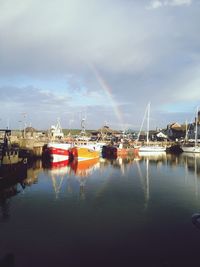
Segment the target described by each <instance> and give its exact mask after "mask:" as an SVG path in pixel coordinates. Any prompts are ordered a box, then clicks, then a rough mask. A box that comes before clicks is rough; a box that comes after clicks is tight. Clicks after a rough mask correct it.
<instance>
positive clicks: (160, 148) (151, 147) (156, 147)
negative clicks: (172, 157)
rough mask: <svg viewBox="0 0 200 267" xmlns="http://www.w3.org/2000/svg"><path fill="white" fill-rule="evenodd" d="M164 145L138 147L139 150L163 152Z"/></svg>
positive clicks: (164, 149)
mask: <svg viewBox="0 0 200 267" xmlns="http://www.w3.org/2000/svg"><path fill="white" fill-rule="evenodd" d="M165 151H166V147H162V146H141V147H140V148H139V152H152V153H154V152H165Z"/></svg>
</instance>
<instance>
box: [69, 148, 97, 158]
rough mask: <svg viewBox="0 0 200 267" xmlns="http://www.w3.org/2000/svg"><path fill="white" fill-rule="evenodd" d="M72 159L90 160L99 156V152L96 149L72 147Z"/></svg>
mask: <svg viewBox="0 0 200 267" xmlns="http://www.w3.org/2000/svg"><path fill="white" fill-rule="evenodd" d="M72 153H73V157H74V159H75V160H76V159H77V160H78V161H83V160H91V159H96V158H99V157H100V153H99V152H98V151H95V150H92V149H88V148H85V147H74V148H73V149H72Z"/></svg>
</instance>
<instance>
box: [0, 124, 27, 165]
mask: <svg viewBox="0 0 200 267" xmlns="http://www.w3.org/2000/svg"><path fill="white" fill-rule="evenodd" d="M19 163H23V164H25V163H27V159H26V158H24V157H21V156H20V154H19V147H18V146H14V145H13V144H11V130H8V129H1V130H0V166H5V165H13V164H19Z"/></svg>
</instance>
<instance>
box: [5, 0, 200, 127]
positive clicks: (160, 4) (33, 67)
mask: <svg viewBox="0 0 200 267" xmlns="http://www.w3.org/2000/svg"><path fill="white" fill-rule="evenodd" d="M0 10H1V11H0V12H1V16H0V102H1V103H2V105H3V107H4V112H5V114H10V115H9V116H10V117H12V120H13V125H15V123H14V121H15V120H16V121H17V120H18V119H17V115H16V114H20V112H23V110H27V109H28V113H29V116H30V118H31V120H32V121H33V122H34V123H35V125H36V127H39V128H40V127H41V126H45V127H48V125H50V123H51V122H52V120H54V119H55V118H56V117H58V116H60V117H63V120H65V121H67V120H70V118H71V116H73V115H71V114H73V113H79V112H81V110H83V109H85V110H87V113H88V118H87V120H88V127H90V128H98V127H100V126H101V124H102V123H104V121H105V120H107V121H110V123H111V124H113V126H114V127H116V128H120V127H122V125H119V122H118V119H117V118H116V114H115V112H114V111H113V107H112V106H110V107H109V105H108V102H109V100H110V99H108V98H106V95H105V91H106V90H107V91H109V93H110V95H111V96H112V99H113V101H114V102H115V105H116V107H115V109H118V110H120V112H121V114H122V118H123V120H124V125H127V126H130V127H131V126H133V127H134V125H137V126H138V125H139V124H140V122H141V120H142V115H143V112H144V109H145V106H146V104H147V102H148V101H151V102H152V124H153V126H159V125H162V126H164V125H165V124H166V123H167V122H170V121H171V120H173V118H174V120H175V119H176V120H179V121H180V122H182V121H184V120H185V119H186V118H185V117H186V116H189V115H190V116H191V114H188V110H189V109H191V112H193V109H194V106H196V105H197V104H198V101H199V100H200V94H199V93H198V91H199V87H200V79H199V72H200V63H199V58H200V36H199V34H198V28H199V25H200V18H199V11H200V5H199V4H198V2H197V1H191V0H171V1H170V0H163V1H162V0H157V1H145V0H143V1H120V0H117V1H114V0H109V1H106V0H102V1H97V0H86V1H82V0H73V1H72V0H68V1H64V0H58V1H47V0H43V1H38V0H34V1H33V0H26V1H22V0H21V1H19V0H12V1H11V0H7V1H1V2H0ZM91 66H92V67H91ZM92 68H95V69H96V70H97V71H98V73H99V75H100V76H101V78H102V79H103V80H104V81H106V84H107V85H108V88H102V86H101V84H99V82H98V80H97V78H96V77H95V74H94V71H93V69H92ZM16 77H25V81H24V85H23V86H22V85H21V84H17V82H16V84H13V82H12V81H13V79H15V80H16V81H17V78H16ZM52 77H54V78H55V79H57V80H58V83H57V84H58V86H57V87H55V89H51V92H48V91H50V89H48V88H43V86H42V83H41V86H38V87H37V88H36V87H34V80H35V79H37V80H41V81H44V80H45V81H48V80H49V79H50V78H52ZM63 77H65V78H66V91H65V93H63V89H62V93H61V90H60V88H59V79H63ZM70 77H73V79H72V78H70ZM25 83H27V84H25ZM77 91H78V92H79V96H80V98H81V94H82V95H83V99H85V95H86V94H88V101H85V100H84V101H83V103H80V100H79V103H76V98H77V95H76V94H77ZM95 92H96V93H95ZM95 94H96V95H97V96H98V95H102V98H103V97H104V99H105V105H103V104H102V102H103V101H101V103H98V99H97V100H96V103H94V104H93V105H91V104H89V102H91V101H92V100H91V101H89V99H90V97H91V95H93V97H94V95H95ZM97 98H98V97H97ZM91 99H93V98H91ZM99 102H100V100H99ZM168 106H169V108H170V109H171V110H167V107H168ZM164 107H165V108H164ZM36 109H37V111H38V112H40V113H41V114H43V116H44V121H45V123H42V119H41V118H40V119H39V118H38V116H36V115H35V110H36ZM13 110H15V111H13ZM186 111H187V113H186ZM172 113H173V116H171V115H170V114H172ZM64 114H65V115H64ZM160 114H162V116H161V115H160ZM4 116H6V115H4V113H2V115H1V117H4ZM41 123H42V125H41ZM78 124H79V122H77V125H78Z"/></svg>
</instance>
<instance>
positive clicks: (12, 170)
mask: <svg viewBox="0 0 200 267" xmlns="http://www.w3.org/2000/svg"><path fill="white" fill-rule="evenodd" d="M0 175H1V176H0V220H1V221H5V220H8V219H9V218H10V201H11V198H12V197H14V196H16V195H17V194H18V193H20V192H21V191H22V190H23V189H24V188H25V184H24V180H25V179H26V178H27V165H26V164H20V165H8V166H1V168H0Z"/></svg>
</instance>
